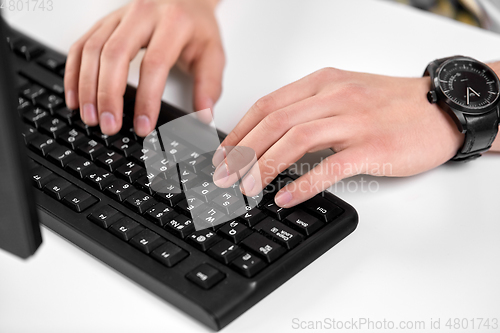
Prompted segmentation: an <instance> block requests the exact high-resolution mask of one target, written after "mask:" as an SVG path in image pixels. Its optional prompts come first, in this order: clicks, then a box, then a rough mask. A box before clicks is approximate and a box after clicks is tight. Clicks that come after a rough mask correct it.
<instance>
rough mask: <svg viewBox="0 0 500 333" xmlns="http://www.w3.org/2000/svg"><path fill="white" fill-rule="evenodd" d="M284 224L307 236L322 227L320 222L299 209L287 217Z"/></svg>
mask: <svg viewBox="0 0 500 333" xmlns="http://www.w3.org/2000/svg"><path fill="white" fill-rule="evenodd" d="M285 222H286V223H288V225H290V226H291V227H292V228H294V229H296V230H298V231H300V232H301V233H302V234H304V235H307V236H311V235H312V234H313V233H315V232H316V231H318V230H319V229H321V227H323V225H324V224H323V223H322V222H321V221H320V220H318V219H317V218H315V217H314V216H311V215H309V214H307V213H306V212H304V211H303V210H300V209H297V210H296V211H295V212H293V213H292V214H290V215H288V216H287V217H286V219H285Z"/></svg>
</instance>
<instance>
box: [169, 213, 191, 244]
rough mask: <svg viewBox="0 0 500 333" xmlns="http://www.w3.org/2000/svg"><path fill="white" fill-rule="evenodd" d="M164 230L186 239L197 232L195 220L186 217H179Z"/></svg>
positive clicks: (172, 220)
mask: <svg viewBox="0 0 500 333" xmlns="http://www.w3.org/2000/svg"><path fill="white" fill-rule="evenodd" d="M164 228H165V230H167V231H169V232H171V233H173V234H174V235H176V236H177V237H180V238H186V237H187V236H188V235H190V234H192V233H193V232H194V231H195V228H194V225H193V220H191V219H190V218H188V217H186V216H184V215H177V216H176V217H174V218H173V219H171V220H170V221H168V222H167V224H166V225H165V227H164Z"/></svg>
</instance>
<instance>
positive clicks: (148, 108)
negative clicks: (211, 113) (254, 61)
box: [64, 0, 225, 136]
mask: <svg viewBox="0 0 500 333" xmlns="http://www.w3.org/2000/svg"><path fill="white" fill-rule="evenodd" d="M217 2H218V0H134V1H132V2H131V3H130V4H128V5H126V6H125V7H123V8H120V9H118V10H117V11H115V12H113V13H111V14H110V15H108V16H106V17H105V18H103V19H101V20H100V21H99V22H97V23H96V24H95V25H94V26H93V27H92V28H91V29H90V30H89V31H88V32H87V33H86V34H85V35H84V36H83V37H81V38H80V39H79V40H78V41H77V42H76V43H75V44H74V45H73V46H72V47H71V49H70V51H69V54H68V59H67V63H66V74H65V78H64V85H65V91H66V102H67V105H68V107H69V108H71V109H76V108H78V107H79V108H80V114H81V118H82V120H83V121H84V122H85V123H86V124H87V125H90V126H95V125H97V124H99V125H100V127H101V130H102V132H103V133H104V134H108V135H112V134H115V133H117V132H118V131H119V130H120V128H121V125H122V112H123V94H124V93H125V89H126V86H127V76H128V68H129V63H130V61H131V60H132V59H133V58H134V57H135V56H136V55H137V53H138V52H139V50H140V49H141V48H144V47H147V50H146V53H145V55H144V59H143V61H142V64H141V71H140V80H139V86H138V90H137V99H136V103H135V115H134V129H135V131H136V133H137V134H138V135H140V136H146V135H148V134H149V133H150V132H151V131H152V130H153V129H154V127H155V124H156V121H157V120H158V114H159V111H160V105H161V96H162V94H163V90H164V88H165V82H166V80H167V76H168V73H169V71H170V69H171V68H172V66H174V64H175V63H176V62H178V64H179V66H180V67H181V68H182V69H184V70H186V71H188V72H190V73H192V74H193V75H194V81H195V83H194V97H193V98H194V107H195V109H196V110H202V109H206V108H210V109H211V108H212V107H213V105H214V103H215V102H216V101H217V99H218V98H219V96H220V93H221V82H222V71H223V68H224V63H225V59H224V51H223V49H222V44H221V39H220V35H219V29H218V26H217V22H216V19H215V16H214V8H215V5H216V4H217Z"/></svg>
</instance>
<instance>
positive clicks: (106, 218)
mask: <svg viewBox="0 0 500 333" xmlns="http://www.w3.org/2000/svg"><path fill="white" fill-rule="evenodd" d="M122 217H124V215H123V214H122V213H120V212H119V211H117V210H116V209H114V208H113V207H111V206H103V207H100V208H98V209H96V210H94V211H93V212H92V213H91V214H90V215H89V216H88V219H89V220H90V221H92V222H94V223H95V224H97V225H98V226H100V227H103V228H109V227H110V226H111V225H112V224H113V223H115V222H116V221H118V220H119V219H121V218H122Z"/></svg>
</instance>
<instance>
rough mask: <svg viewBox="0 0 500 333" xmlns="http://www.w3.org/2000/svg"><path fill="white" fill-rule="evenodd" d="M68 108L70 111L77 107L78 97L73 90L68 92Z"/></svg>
mask: <svg viewBox="0 0 500 333" xmlns="http://www.w3.org/2000/svg"><path fill="white" fill-rule="evenodd" d="M66 106H67V107H68V108H69V109H73V108H75V106H76V96H75V92H74V91H73V90H69V91H67V92H66Z"/></svg>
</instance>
